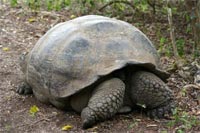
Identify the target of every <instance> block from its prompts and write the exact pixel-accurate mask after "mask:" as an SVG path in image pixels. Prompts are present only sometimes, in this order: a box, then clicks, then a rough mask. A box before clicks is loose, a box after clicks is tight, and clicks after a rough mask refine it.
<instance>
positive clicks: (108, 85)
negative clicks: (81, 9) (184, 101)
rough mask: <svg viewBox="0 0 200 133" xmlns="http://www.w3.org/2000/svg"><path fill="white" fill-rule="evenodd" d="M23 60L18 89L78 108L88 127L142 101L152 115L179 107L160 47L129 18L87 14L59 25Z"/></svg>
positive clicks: (62, 107)
mask: <svg viewBox="0 0 200 133" xmlns="http://www.w3.org/2000/svg"><path fill="white" fill-rule="evenodd" d="M20 64H21V69H22V71H23V73H24V75H25V80H24V82H23V84H21V85H20V86H19V87H18V89H17V92H18V93H19V94H28V93H33V94H34V95H35V97H36V98H37V99H38V100H39V101H41V102H44V103H50V104H53V105H54V106H56V107H58V108H61V109H66V110H74V111H76V112H79V113H80V114H81V119H82V122H83V128H89V127H91V126H93V125H94V124H96V123H97V122H99V121H103V120H106V119H109V118H111V117H113V116H114V115H115V114H117V113H128V112H130V111H131V110H132V109H133V108H134V107H137V106H138V105H142V107H145V109H144V110H145V111H146V113H147V114H148V115H149V116H150V117H152V118H163V117H165V116H166V115H167V114H170V113H171V111H172V109H173V108H174V100H173V99H174V97H173V93H172V91H171V90H170V89H169V88H168V86H167V85H166V84H165V81H166V79H167V78H168V76H169V74H168V73H167V72H165V71H163V70H162V69H161V68H160V63H159V56H158V54H157V52H156V49H155V47H154V46H153V44H152V42H151V41H150V40H149V39H148V38H147V37H146V36H145V35H144V34H143V33H142V32H141V31H140V30H138V29H137V28H136V27H134V26H132V25H131V24H128V23H126V22H124V21H120V20H117V19H113V18H108V17H103V16H98V15H88V16H83V17H78V18H76V19H73V20H70V21H67V22H64V23H60V24H57V25H56V26H54V27H53V28H51V29H50V30H49V31H48V32H47V33H46V34H45V35H44V36H42V37H41V38H40V39H39V41H38V42H37V44H36V45H35V46H34V48H33V49H32V50H31V51H30V52H29V53H27V54H23V55H22V56H21V62H20Z"/></svg>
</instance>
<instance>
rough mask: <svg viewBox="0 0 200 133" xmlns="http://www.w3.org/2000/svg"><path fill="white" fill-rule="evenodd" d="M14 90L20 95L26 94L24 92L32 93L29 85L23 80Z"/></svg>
mask: <svg viewBox="0 0 200 133" xmlns="http://www.w3.org/2000/svg"><path fill="white" fill-rule="evenodd" d="M16 92H17V93H18V94H20V95H26V94H32V93H33V91H32V89H31V87H30V86H29V85H28V84H27V83H26V82H23V83H22V84H20V85H19V86H18V87H17V90H16Z"/></svg>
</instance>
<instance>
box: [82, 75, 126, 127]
mask: <svg viewBox="0 0 200 133" xmlns="http://www.w3.org/2000/svg"><path fill="white" fill-rule="evenodd" d="M124 91H125V84H124V83H123V81H121V80H120V79H118V78H113V79H110V80H107V81H104V82H103V83H101V84H100V85H99V86H97V88H96V89H95V90H94V91H93V93H92V96H91V98H90V99H89V102H88V105H87V107H85V108H84V109H83V110H82V112H81V118H82V121H83V128H89V127H91V126H92V125H94V124H95V123H96V122H98V121H103V120H106V119H108V118H111V117H112V116H114V115H115V114H116V113H117V112H118V110H119V109H120V107H121V106H122V104H123V97H124Z"/></svg>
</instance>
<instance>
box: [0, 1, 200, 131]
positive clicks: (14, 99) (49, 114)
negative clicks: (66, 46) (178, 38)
mask: <svg viewBox="0 0 200 133" xmlns="http://www.w3.org/2000/svg"><path fill="white" fill-rule="evenodd" d="M69 16H70V15H69V13H67V12H64V11H63V12H57V13H56V14H54V13H48V12H42V13H40V14H38V15H36V16H35V15H34V14H33V13H31V12H27V11H25V10H24V9H21V8H10V7H9V6H8V5H0V132H8V133H9V132H10V133H15V132H16V133H26V132H29V133H37V132H38V133H45V132H48V133H59V132H64V131H61V128H62V127H63V126H65V125H70V126H72V128H71V129H70V130H68V131H67V132H104V133H106V132H108V133H110V132H113V133H115V132H120V133H125V132H126V133H127V132H130V133H135V132H138V133H154V132H160V133H167V132H178V129H180V128H181V127H180V126H181V124H178V125H176V126H171V127H170V126H168V125H167V123H169V120H164V119H162V120H151V119H149V118H148V117H146V116H145V115H144V114H143V113H141V112H138V111H137V112H136V111H135V112H132V113H130V114H127V115H117V116H115V117H114V118H112V119H110V120H107V121H105V122H102V123H99V124H97V125H96V126H95V127H93V128H91V129H88V130H82V129H81V120H80V116H79V114H76V113H74V112H64V111H61V110H58V109H56V108H54V107H53V106H51V105H45V104H42V103H40V102H38V101H37V100H36V99H35V97H34V96H33V95H28V96H21V95H18V94H17V93H16V88H17V86H18V85H19V84H20V82H21V81H22V79H23V74H22V72H21V71H20V67H19V61H18V60H19V55H20V54H21V53H23V52H25V51H30V50H31V48H33V46H34V44H35V43H36V41H37V40H38V39H39V38H40V37H41V36H42V35H43V34H44V33H45V32H46V31H47V30H48V29H49V28H50V27H51V26H52V25H54V24H56V23H58V22H60V21H66V20H69V18H70V17H69ZM161 23H162V22H161ZM166 23H167V22H166ZM145 26H147V27H149V29H150V30H149V31H147V33H146V34H147V36H150V37H151V36H152V34H154V33H152V30H151V28H152V25H151V23H149V24H146V25H145ZM152 39H155V38H152ZM153 41H155V40H153ZM155 42H156V41H155ZM171 60H172V61H171ZM162 62H163V64H164V65H166V67H168V66H167V65H169V64H170V62H173V59H169V58H168V57H162ZM189 83H190V81H187V80H185V79H184V78H182V77H180V76H179V75H178V74H177V72H176V71H175V72H172V74H171V77H170V78H169V82H168V85H169V86H170V88H171V89H172V90H173V91H174V92H175V95H176V100H177V101H178V103H179V105H180V107H181V108H182V109H184V111H186V112H189V114H191V115H194V116H195V117H197V118H199V114H200V113H199V110H200V107H199V106H200V105H199V104H200V103H199V100H198V99H196V98H194V97H192V95H190V94H192V93H195V94H196V95H198V97H199V89H195V88H191V89H189V90H187V91H186V93H185V96H184V97H182V95H181V96H180V92H182V91H181V89H182V88H183V87H184V86H185V85H187V84H189ZM34 105H36V106H37V107H38V108H39V111H38V112H37V113H36V115H35V116H31V115H30V112H29V110H30V108H31V107H32V106H34ZM197 121H199V119H197ZM185 131H186V132H192V133H193V132H200V125H194V126H193V125H192V127H191V128H189V129H187V130H185Z"/></svg>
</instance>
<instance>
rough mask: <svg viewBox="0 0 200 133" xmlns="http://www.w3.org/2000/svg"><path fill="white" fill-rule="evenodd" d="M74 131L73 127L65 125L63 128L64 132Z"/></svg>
mask: <svg viewBox="0 0 200 133" xmlns="http://www.w3.org/2000/svg"><path fill="white" fill-rule="evenodd" d="M70 129H72V126H71V125H65V126H63V127H62V131H67V130H70Z"/></svg>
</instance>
